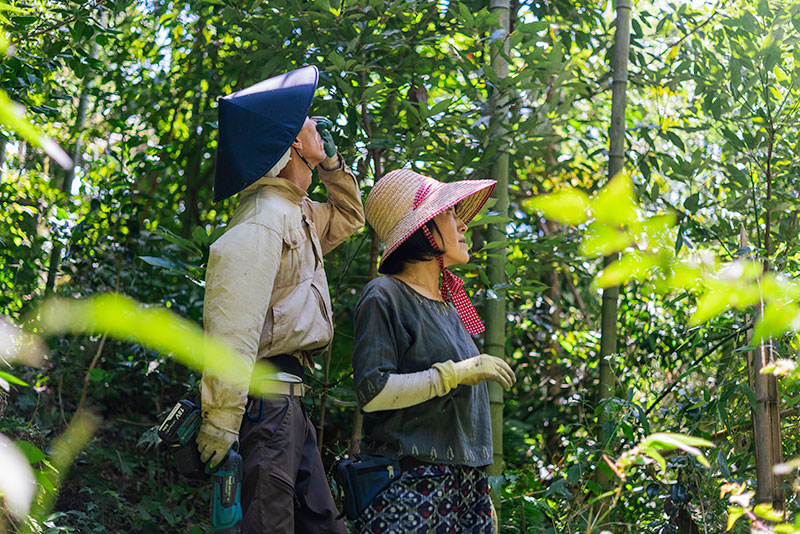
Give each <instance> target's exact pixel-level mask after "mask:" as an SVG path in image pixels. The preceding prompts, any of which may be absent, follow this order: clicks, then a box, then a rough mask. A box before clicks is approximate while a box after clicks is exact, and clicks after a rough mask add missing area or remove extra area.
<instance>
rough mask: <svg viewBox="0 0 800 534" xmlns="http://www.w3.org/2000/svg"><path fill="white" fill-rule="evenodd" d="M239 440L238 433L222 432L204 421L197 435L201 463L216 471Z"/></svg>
mask: <svg viewBox="0 0 800 534" xmlns="http://www.w3.org/2000/svg"><path fill="white" fill-rule="evenodd" d="M238 439H239V435H238V434H237V433H233V432H230V431H228V430H221V429H219V428H217V427H216V426H214V425H213V424H212V423H209V422H208V421H203V425H202V426H201V427H200V431H199V432H198V433H197V438H196V441H197V450H198V451H199V452H200V461H201V462H203V463H204V464H208V467H209V468H210V469H214V468H215V467H216V466H217V464H219V463H220V462H221V461H222V460H224V459H225V456H226V455H227V454H228V451H229V450H231V447H233V445H234V443H236V442H237V441H238Z"/></svg>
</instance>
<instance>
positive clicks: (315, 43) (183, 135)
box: [0, 0, 800, 534]
mask: <svg viewBox="0 0 800 534" xmlns="http://www.w3.org/2000/svg"><path fill="white" fill-rule="evenodd" d="M0 55H1V57H0V534H4V533H47V534H50V533H62V532H63V533H87V534H88V533H98V534H99V533H122V532H124V533H154V532H165V533H166V532H169V533H173V532H174V533H187V534H201V533H213V532H222V530H220V529H219V526H218V524H217V523H216V522H218V521H219V520H220V519H219V516H215V517H212V514H211V510H212V509H214V510H216V509H217V508H215V507H216V506H218V503H216V501H215V499H216V497H215V493H214V491H216V490H213V491H212V486H213V488H217V486H214V485H213V484H212V482H211V479H209V478H208V477H206V478H205V479H204V480H197V479H192V478H190V477H186V476H183V475H182V474H181V472H179V470H178V469H176V454H175V453H174V451H173V450H172V448H171V447H172V445H171V444H170V443H168V442H165V439H164V436H163V433H160V430H162V431H163V428H160V425H161V423H162V421H164V420H165V417H167V416H168V415H170V414H171V410H172V415H174V413H175V412H174V410H173V406H175V405H176V402H177V401H179V400H181V399H194V401H193V402H195V403H200V384H201V377H202V376H203V372H204V369H206V371H207V372H208V370H209V369H218V370H219V373H220V376H223V377H224V376H231V377H234V375H235V371H233V370H232V366H231V364H230V362H231V361H233V360H235V359H236V358H237V357H238V356H237V355H235V354H233V353H232V352H231V348H230V347H229V346H228V345H226V343H225V342H224V341H223V340H220V339H218V338H217V337H215V336H214V335H211V334H209V333H208V332H204V331H203V324H204V316H203V310H204V298H206V281H207V280H206V267H207V265H208V262H209V257H210V251H211V250H212V245H213V244H214V243H215V242H217V240H218V239H220V238H221V236H223V235H224V233H225V231H226V228H227V227H228V226H229V225H231V224H232V222H235V219H234V218H233V213H234V210H235V209H237V205H238V204H239V195H233V196H231V197H228V198H224V199H222V200H219V199H217V201H215V196H214V195H215V187H214V183H215V172H219V169H218V167H219V166H220V165H221V163H220V162H221V161H222V158H221V157H218V155H222V154H223V152H222V150H221V146H222V145H221V141H220V146H219V149H218V140H221V139H223V137H222V136H221V125H222V120H221V117H222V115H221V109H222V108H221V103H222V102H223V100H222V98H223V97H226V95H231V94H232V93H234V92H237V91H240V90H242V89H245V88H248V87H251V86H254V85H255V84H258V83H259V82H261V81H262V80H267V79H269V78H272V77H275V76H279V75H282V74H284V73H288V72H290V71H293V70H295V69H300V68H302V67H308V66H313V67H315V68H316V71H315V72H318V82H317V85H316V86H315V87H316V89H315V91H314V94H313V103H312V104H311V109H310V111H309V112H308V116H312V115H313V116H322V117H327V118H328V119H329V120H330V122H329V123H328V124H329V125H330V131H331V134H332V138H333V140H334V141H335V143H336V146H337V147H338V153H339V156H337V157H341V160H342V161H343V162H344V163H345V164H346V166H347V167H349V169H350V170H351V172H352V175H353V176H354V177H355V181H356V182H357V184H358V186H359V188H360V196H361V199H363V200H364V201H366V200H367V197H368V195H369V193H370V191H371V190H372V188H373V187H377V185H376V184H379V183H380V180H382V178H383V177H384V176H385V175H388V173H390V172H391V171H394V170H396V169H410V170H413V171H415V172H417V173H420V174H422V175H425V176H429V177H433V178H435V179H436V180H438V181H440V182H444V183H449V182H454V181H457V180H463V181H466V182H469V181H470V180H487V179H491V180H496V181H497V183H496V186H495V188H494V191H493V192H492V195H491V198H489V200H488V201H487V202H486V203H485V205H483V208H482V209H481V210H480V212H479V213H478V214H477V215H476V216H475V217H474V218H473V219H472V220H471V221H469V222H468V231H467V232H466V235H467V239H468V242H467V244H468V246H469V257H470V259H469V261H468V263H464V264H461V265H454V266H453V269H452V271H453V273H454V274H455V275H457V276H458V277H459V278H461V279H463V281H464V284H465V285H464V288H465V289H466V293H467V295H468V296H469V299H470V300H471V302H472V304H473V305H474V307H475V309H476V311H477V315H478V316H479V317H480V318H481V320H482V321H483V323H484V324H485V331H483V332H482V333H479V334H477V335H472V339H473V340H474V343H475V345H476V346H477V351H478V352H480V353H482V354H489V355H493V356H495V357H497V358H500V359H502V360H504V361H505V362H506V363H507V364H508V366H510V368H511V370H513V374H514V375H515V380H514V381H513V384H512V385H511V387H510V388H508V389H503V388H502V387H500V384H498V383H497V382H488V381H487V382H485V383H486V384H487V386H486V387H487V388H488V408H487V409H488V413H489V414H490V416H491V418H490V419H491V420H490V425H491V443H492V451H493V452H492V454H493V458H492V459H490V460H488V462H491V463H489V465H487V466H486V467H485V471H486V477H487V479H488V484H489V494H490V497H491V502H492V503H493V512H492V517H493V518H494V519H497V520H498V522H497V523H498V526H497V527H493V529H494V528H497V529H498V530H497V531H499V533H501V534H512V533H542V534H544V533H547V534H557V533H558V534H561V533H565V534H566V533H575V534H577V533H585V534H601V533H606V534H608V533H613V534H618V533H619V534H622V533H636V534H642V533H653V534H711V533H723V532H733V533H746V532H747V533H749V532H753V533H793V532H795V533H800V443H798V439H797V438H798V437H800V366H798V357H800V224H799V221H798V217H799V216H800V1H798V0H636V1H634V0H613V1H610V0H482V1H478V0H437V1H428V0H361V1H355V0H273V1H264V0H185V1H183V2H171V1H166V0H134V1H125V0H74V1H73V0H28V1H21V0H5V1H4V2H3V3H0ZM273 111H275V110H273ZM275 112H277V111H275ZM303 117H305V115H303ZM319 127H320V126H319V121H317V128H319ZM298 139H300V138H299V137H298ZM288 142H291V139H290V140H289V141H287V143H288ZM284 148H285V147H284ZM298 154H299V152H298ZM328 156H330V154H328ZM300 157H301V158H303V156H302V155H301V156H300ZM303 161H305V159H304V160H303ZM306 164H308V167H309V169H310V168H311V167H312V165H311V164H309V163H308V162H306ZM215 169H216V171H215ZM265 170H266V169H262V170H261V174H263V172H264V171H265ZM322 172H323V171H321V170H315V171H314V172H313V174H312V182H311V184H310V186H309V187H308V189H307V194H308V197H310V199H311V200H312V201H316V202H326V201H327V199H328V191H329V190H330V189H329V188H328V189H326V187H327V183H323V181H322V179H321V178H320V175H321V173H322ZM261 174H260V175H261ZM260 175H259V176H260ZM251 183H252V182H251ZM245 185H246V184H245ZM243 187H244V185H243V186H242V187H241V188H240V190H241V189H242V188H243ZM331 196H333V193H331ZM331 202H333V200H332V201H331ZM416 202H417V201H416V200H415V205H414V208H415V209H416ZM326 205H327V204H326ZM367 219H369V204H367ZM317 226H319V225H317ZM378 232H379V230H378V229H377V227H375V228H373V225H371V224H369V223H365V224H363V226H359V227H358V229H356V230H355V231H354V232H353V233H352V235H351V236H350V237H349V238H347V239H346V240H344V241H343V242H342V243H341V244H339V245H338V246H336V247H335V248H333V250H331V251H330V252H329V253H326V255H325V257H324V268H325V272H326V273H327V290H328V291H329V293H330V304H331V310H332V312H331V316H332V324H333V332H334V335H333V341H332V342H330V343H329V344H328V345H327V346H325V348H324V350H321V351H320V352H319V354H316V355H315V356H314V358H313V362H312V363H311V364H310V365H309V366H308V367H307V368H306V369H305V371H304V372H305V388H304V389H305V390H306V391H307V392H306V393H305V396H303V397H302V399H301V403H302V404H303V406H304V410H305V412H307V416H308V419H309V420H310V421H311V422H312V423H313V428H314V430H315V432H316V443H317V451H318V453H314V454H317V457H321V461H322V466H323V467H324V470H325V473H324V474H325V477H326V478H327V482H328V486H329V489H330V492H331V495H332V497H333V499H334V502H335V505H336V507H337V509H338V510H342V509H343V508H342V507H343V506H345V502H344V499H345V497H344V495H347V494H346V493H343V492H342V491H340V490H342V488H341V487H340V486H341V483H340V482H339V479H338V478H336V477H335V476H334V473H335V472H336V469H337V465H339V463H340V462H342V461H343V460H347V459H351V460H352V459H354V458H357V456H356V455H357V454H359V452H361V447H362V446H363V445H362V444H363V443H364V442H363V441H362V439H363V438H364V437H365V433H368V432H370V431H371V430H370V428H371V427H370V424H367V423H368V418H369V417H371V416H372V414H371V413H367V412H365V411H364V410H362V409H361V406H362V404H360V398H359V395H357V389H356V378H357V377H354V364H353V362H354V360H353V355H354V350H357V348H358V342H357V341H358V339H359V333H358V329H357V321H356V317H357V311H358V307H357V304H358V303H359V298H360V297H361V295H362V290H364V287H365V286H366V285H367V284H368V283H369V282H370V281H371V280H373V279H375V278H376V277H379V276H388V275H379V273H378V264H379V261H380V258H381V257H382V254H384V252H385V251H386V246H385V245H384V242H385V241H386V240H385V238H384V237H383V236H382V235H379V233H378ZM314 239H316V238H314ZM431 239H433V238H431ZM442 239H444V237H442ZM287 243H288V241H287ZM432 243H433V241H432ZM434 244H435V243H434ZM289 246H290V247H291V246H293V245H291V244H289ZM212 257H213V256H212ZM439 258H440V261H441V257H439ZM437 272H438V271H437ZM209 287H210V286H209ZM209 293H210V292H209ZM263 304H264V306H266V305H267V303H263ZM270 313H271V312H270ZM206 326H208V325H206ZM465 335H466V334H465ZM476 353H477V352H476ZM253 358H255V355H253ZM225 373H228V374H227V375H226V374H225ZM231 379H233V378H231ZM460 383H462V384H463V382H460ZM251 387H252V386H251ZM467 387H469V386H459V388H467ZM251 392H252V390H251ZM245 395H246V391H245ZM292 395H293V394H292ZM428 398H430V397H428ZM262 406H263V401H262ZM305 412H304V413H305ZM248 414H249V412H248ZM205 416H206V414H205V413H204V415H203V417H205ZM248 416H249V415H248ZM259 417H260V416H259ZM448 424H449V422H448ZM487 424H488V423H487ZM204 428H205V427H204ZM237 428H238V427H237ZM200 432H201V434H202V432H203V431H202V430H201V431H200ZM234 432H235V429H234ZM198 440H200V437H199V435H198ZM192 443H193V442H192ZM192 446H193V447H194V449H193V452H195V453H196V452H197V446H195V445H194V444H192ZM201 451H202V448H201ZM401 465H402V464H401ZM247 466H248V464H247V457H246V456H245V469H247V468H248V467H247ZM201 470H202V469H201ZM207 472H208V471H207V470H206V473H207ZM390 473H391V469H390ZM403 476H405V468H404V475H403ZM326 491H328V490H326ZM295 499H297V496H295ZM237 502H238V501H237ZM487 502H488V501H487ZM287 513H289V512H287ZM297 513H299V512H297ZM343 524H346V528H347V529H348V532H354V533H355V532H383V531H382V530H379V529H376V530H369V531H368V530H359V529H360V528H361V527H360V526H357V525H356V523H354V522H353V521H351V520H349V519H348V520H346V521H343ZM298 525H299V523H298ZM398 528H400V527H395V528H389V530H386V531H385V532H404V531H405V530H403V529H400V530H398ZM493 529H492V530H493ZM263 531H264V532H267V531H268V530H263ZM225 532H228V531H227V530H226V531H225ZM231 532H233V531H231ZM236 532H239V531H238V530H237V531H236ZM247 532H248V533H249V534H255V533H254V532H250V530H248V531H247ZM281 532H282V531H281ZM294 532H304V530H302V528H300V527H299V526H296V527H295V530H294ZM408 532H411V531H410V530H408ZM413 532H431V533H434V532H436V533H438V532H440V530H435V529H433V528H429V529H427V530H426V529H425V528H421V529H420V530H414V531H413ZM441 532H465V533H466V532H484V530H480V531H479V530H470V529H466V528H464V529H459V528H455V529H451V530H441ZM486 532H489V531H488V530H487V531H486Z"/></svg>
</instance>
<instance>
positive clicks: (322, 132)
mask: <svg viewBox="0 0 800 534" xmlns="http://www.w3.org/2000/svg"><path fill="white" fill-rule="evenodd" d="M311 119H312V120H313V121H314V122H316V123H317V132H319V136H320V137H322V146H323V148H324V149H325V155H326V156H328V157H329V158H332V157H333V156H335V155H336V143H334V142H333V135H331V130H332V129H333V123H332V122H331V121H330V120H329V119H326V118H325V117H312V118H311Z"/></svg>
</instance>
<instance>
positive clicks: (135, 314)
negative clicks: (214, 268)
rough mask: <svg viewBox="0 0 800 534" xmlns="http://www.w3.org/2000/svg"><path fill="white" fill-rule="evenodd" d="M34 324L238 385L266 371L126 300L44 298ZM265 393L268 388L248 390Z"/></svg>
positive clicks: (191, 327) (194, 328) (183, 324)
mask: <svg viewBox="0 0 800 534" xmlns="http://www.w3.org/2000/svg"><path fill="white" fill-rule="evenodd" d="M38 317H39V321H38V322H37V323H36V324H35V326H36V327H37V328H40V329H41V330H42V331H43V332H45V333H49V334H59V333H68V332H71V333H90V334H91V333H93V334H97V335H102V334H104V333H107V334H108V335H109V336H110V337H113V338H116V339H121V340H127V341H133V342H135V343H138V344H140V345H144V346H147V347H149V348H152V349H154V350H157V351H159V352H163V353H165V354H168V355H169V356H171V357H172V358H173V359H175V360H177V361H178V362H180V363H182V364H183V365H186V366H188V367H191V368H193V369H196V370H198V371H203V370H204V369H205V372H210V373H213V374H214V375H215V376H217V377H219V378H220V379H221V380H224V381H227V382H231V383H235V384H237V383H240V382H241V377H242V376H253V377H256V378H257V377H260V376H264V375H267V374H269V373H270V372H272V366H271V365H269V364H268V363H267V362H262V361H259V362H257V363H256V370H254V371H253V372H252V374H251V373H250V372H249V371H248V370H247V369H248V368H249V367H250V364H249V363H248V362H247V361H245V360H244V359H243V358H242V357H241V356H240V355H239V354H238V353H237V352H236V351H234V350H233V349H231V348H229V347H228V345H226V344H225V343H223V342H221V341H218V340H216V339H214V338H212V337H210V336H208V335H206V334H205V333H204V332H203V330H202V329H201V328H200V327H199V326H198V325H197V324H195V323H193V322H192V321H189V320H188V319H185V318H183V317H180V316H178V315H176V314H174V313H172V312H170V311H168V310H166V309H164V308H159V307H146V306H142V305H141V304H139V303H138V302H136V301H135V300H133V299H130V298H128V297H124V296H122V295H119V294H115V293H110V294H102V295H97V296H94V297H91V298H88V299H85V300H66V299H50V300H48V301H46V302H45V304H44V305H43V306H42V307H41V308H40V310H39V314H38ZM250 387H251V388H255V390H257V391H261V392H264V393H265V394H268V393H269V384H266V383H256V382H253V384H251V385H250Z"/></svg>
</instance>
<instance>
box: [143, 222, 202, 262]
mask: <svg viewBox="0 0 800 534" xmlns="http://www.w3.org/2000/svg"><path fill="white" fill-rule="evenodd" d="M155 234H157V235H159V236H161V237H163V238H164V239H166V240H167V241H169V242H170V243H173V244H175V245H178V246H179V247H180V248H182V249H184V250H186V251H188V252H191V253H193V254H197V255H200V254H202V252H201V251H200V249H199V248H197V245H195V244H194V243H193V242H191V241H189V240H188V239H184V238H183V237H180V236H178V235H175V234H174V233H172V232H170V231H169V230H167V229H166V228H159V229H158V230H156V231H155Z"/></svg>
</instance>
